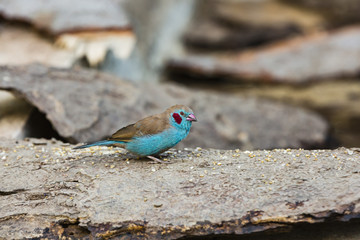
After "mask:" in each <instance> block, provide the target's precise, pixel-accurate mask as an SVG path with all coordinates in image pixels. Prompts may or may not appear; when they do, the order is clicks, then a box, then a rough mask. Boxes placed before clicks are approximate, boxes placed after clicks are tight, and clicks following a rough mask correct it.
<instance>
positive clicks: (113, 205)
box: [0, 139, 360, 239]
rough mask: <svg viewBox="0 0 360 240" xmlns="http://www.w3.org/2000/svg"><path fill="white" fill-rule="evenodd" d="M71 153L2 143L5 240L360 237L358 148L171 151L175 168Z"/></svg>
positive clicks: (0, 220) (58, 146)
mask: <svg viewBox="0 0 360 240" xmlns="http://www.w3.org/2000/svg"><path fill="white" fill-rule="evenodd" d="M72 148H73V145H69V144H64V143H62V142H58V141H53V140H45V139H27V140H26V141H15V140H5V139H1V140H0V164H1V167H0V177H1V179H2V181H1V182H0V206H1V207H0V237H1V238H5V239H24V238H49V239H53V238H69V237H70V238H77V239H78V238H95V239H100V238H115V237H117V238H122V239H134V238H147V239H160V238H161V239H179V238H181V237H195V236H198V237H202V238H205V239H210V237H214V236H219V237H229V238H230V237H234V238H235V237H241V236H245V234H246V236H247V237H249V236H254V235H253V234H255V233H256V234H257V235H256V236H259V234H260V236H267V238H268V237H269V236H273V237H274V239H275V238H276V239H294V238H291V237H286V236H287V235H285V236H284V234H286V231H291V228H296V227H297V226H300V228H301V227H302V229H303V231H302V232H304V228H305V229H306V226H313V228H315V229H317V228H321V226H322V227H323V229H327V232H332V233H333V235H331V236H329V237H328V239H340V238H339V237H338V236H339V234H340V233H339V230H338V229H339V226H341V225H347V226H349V227H352V228H350V229H352V231H345V232H343V233H346V236H349V235H350V236H353V238H349V239H358V238H359V236H360V232H359V229H360V228H359V227H360V225H359V221H356V220H358V219H359V216H360V205H359V204H360V203H359V198H360V185H359V181H360V174H359V173H360V165H359V164H358V159H359V158H360V149H359V148H353V149H348V148H339V149H335V150H312V151H308V150H302V149H277V150H273V151H266V150H262V151H261V150H260V151H239V150H228V151H225V150H221V151H220V150H217V149H200V148H196V149H194V148H189V149H182V150H181V151H180V150H174V149H171V150H169V151H167V152H166V153H164V156H163V158H166V159H167V161H169V162H170V164H149V161H148V160H135V159H133V158H132V157H131V156H130V155H129V154H127V153H124V152H123V151H121V150H118V149H115V148H114V149H109V148H105V147H102V148H100V147H95V148H91V149H83V150H73V149H72ZM341 222H344V223H343V224H342V223H341ZM331 226H338V227H336V228H335V229H337V231H336V230H335V231H333V230H334V228H333V227H331ZM271 229H272V230H273V231H268V230H271ZM329 229H332V230H329ZM354 229H357V231H354ZM276 230H278V231H276ZM261 234H264V235H261ZM266 234H267V235H266ZM269 234H271V235H269ZM302 234H303V233H302ZM302 234H300V235H302ZM317 235H322V234H315V236H317ZM277 236H279V237H280V236H282V237H284V238H277ZM340 236H342V234H340ZM336 237H338V238H336ZM263 239H265V238H263ZM296 239H309V238H298V235H297V238H296ZM315 239H323V238H315ZM342 239H343V238H342Z"/></svg>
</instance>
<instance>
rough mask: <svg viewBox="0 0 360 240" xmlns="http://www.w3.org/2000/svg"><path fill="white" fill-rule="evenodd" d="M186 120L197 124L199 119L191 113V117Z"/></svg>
mask: <svg viewBox="0 0 360 240" xmlns="http://www.w3.org/2000/svg"><path fill="white" fill-rule="evenodd" d="M186 120H188V121H190V122H197V119H196V117H195V115H194V114H192V113H190V114H189V116H188V117H187V118H186Z"/></svg>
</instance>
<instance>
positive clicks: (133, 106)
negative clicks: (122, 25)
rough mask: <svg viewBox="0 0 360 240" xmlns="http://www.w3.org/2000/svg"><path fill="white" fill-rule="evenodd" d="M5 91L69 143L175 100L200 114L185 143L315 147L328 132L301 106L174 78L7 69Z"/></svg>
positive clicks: (2, 78)
mask: <svg viewBox="0 0 360 240" xmlns="http://www.w3.org/2000/svg"><path fill="white" fill-rule="evenodd" d="M0 89H7V90H11V91H13V92H16V93H17V94H19V95H21V96H23V97H24V98H25V99H26V100H27V101H28V102H30V103H32V104H33V105H34V106H36V107H37V108H38V109H39V110H40V111H41V112H43V113H44V114H46V118H47V119H48V120H49V121H50V122H51V124H52V125H53V127H54V129H55V130H56V131H57V132H58V133H59V135H60V136H61V137H63V138H65V139H67V140H68V141H70V142H85V141H86V142H88V141H94V140H99V139H101V138H104V137H106V136H109V135H111V134H112V133H113V132H115V131H116V130H117V129H119V128H120V127H122V126H125V125H127V124H130V123H132V122H135V121H137V120H139V119H140V118H142V117H145V116H148V115H151V114H154V113H158V112H162V111H163V110H164V109H166V108H167V107H169V106H171V105H174V104H185V105H189V106H191V107H192V108H193V110H194V111H195V113H196V116H197V118H198V119H199V122H198V123H196V124H194V126H193V128H192V131H191V134H190V136H189V137H188V138H187V139H186V140H185V141H183V143H181V144H183V145H181V144H180V146H194V145H196V146H201V147H213V148H227V149H229V148H241V149H259V148H260V149H269V148H280V147H285V148H286V147H294V148H298V147H303V148H304V147H305V148H314V147H316V146H324V145H325V144H326V140H327V135H328V125H327V123H326V122H325V121H324V120H323V119H322V118H321V117H320V116H319V115H317V114H314V113H312V112H309V111H306V110H303V109H300V108H296V107H291V106H288V105H285V104H281V103H276V102H271V101H267V100H261V99H258V98H253V97H235V96H227V95H223V94H217V93H209V92H207V91H191V90H189V89H186V88H183V87H180V86H177V85H173V84H164V85H158V84H152V85H146V84H144V85H134V84H132V83H129V82H126V81H123V80H120V79H118V78H116V77H113V76H110V75H106V74H101V73H99V72H97V71H88V70H81V69H77V70H71V71H70V70H61V69H49V68H46V67H44V66H42V65H30V66H24V67H1V68H0Z"/></svg>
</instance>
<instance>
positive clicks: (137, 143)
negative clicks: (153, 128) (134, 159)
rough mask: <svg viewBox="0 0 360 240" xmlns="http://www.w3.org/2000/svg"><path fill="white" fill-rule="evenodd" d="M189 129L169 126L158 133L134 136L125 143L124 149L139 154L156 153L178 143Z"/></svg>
mask: <svg viewBox="0 0 360 240" xmlns="http://www.w3.org/2000/svg"><path fill="white" fill-rule="evenodd" d="M189 130H190V129H178V128H175V127H170V128H169V129H167V130H165V131H163V132H161V133H158V134H154V135H147V136H141V137H137V138H134V139H133V140H132V141H130V142H128V143H126V149H127V150H128V151H130V152H132V153H135V154H137V155H139V156H149V155H156V154H158V153H161V152H163V151H166V150H167V149H169V148H171V147H173V146H175V145H176V144H178V143H179V142H180V141H181V140H183V139H184V138H185V137H186V136H187V135H188V134H189Z"/></svg>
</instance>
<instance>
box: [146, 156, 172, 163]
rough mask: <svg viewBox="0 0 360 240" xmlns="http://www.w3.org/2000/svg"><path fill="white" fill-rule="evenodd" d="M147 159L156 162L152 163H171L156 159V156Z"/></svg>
mask: <svg viewBox="0 0 360 240" xmlns="http://www.w3.org/2000/svg"><path fill="white" fill-rule="evenodd" d="M146 157H147V158H149V159H151V160H153V161H154V162H152V163H170V162H167V161H163V160H161V159H159V158H156V157H154V156H146Z"/></svg>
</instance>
